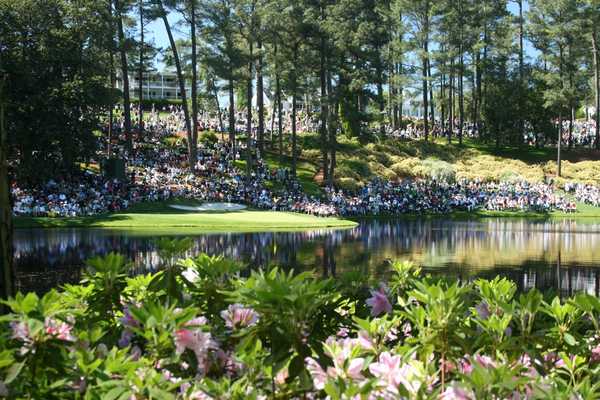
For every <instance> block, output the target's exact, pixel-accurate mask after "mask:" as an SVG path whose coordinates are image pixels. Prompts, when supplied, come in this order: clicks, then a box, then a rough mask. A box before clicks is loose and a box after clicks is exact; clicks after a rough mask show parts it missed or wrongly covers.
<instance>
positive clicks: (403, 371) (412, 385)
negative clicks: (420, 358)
mask: <svg viewBox="0 0 600 400" xmlns="http://www.w3.org/2000/svg"><path fill="white" fill-rule="evenodd" d="M412 368H413V367H412V366H411V365H410V364H402V358H401V357H400V356H392V355H391V354H390V353H388V352H387V351H386V352H383V353H381V354H380V355H379V362H376V363H373V364H371V365H369V371H370V372H371V374H373V375H374V376H375V377H376V378H379V379H380V380H381V381H382V383H383V384H385V385H386V386H387V390H388V391H389V392H391V393H398V387H399V386H400V385H402V386H404V388H405V389H406V390H407V391H409V392H410V393H413V394H416V393H417V392H418V391H419V388H420V387H421V382H420V381H419V380H418V379H415V376H414V374H413V371H412Z"/></svg>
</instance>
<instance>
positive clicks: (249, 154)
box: [246, 40, 254, 179]
mask: <svg viewBox="0 0 600 400" xmlns="http://www.w3.org/2000/svg"><path fill="white" fill-rule="evenodd" d="M248 46H249V48H250V62H249V63H248V80H247V82H246V102H247V103H248V105H247V106H248V109H247V110H248V112H247V113H246V178H248V179H250V174H251V172H252V93H253V87H252V77H253V71H254V68H252V65H253V64H254V60H253V54H252V53H253V50H254V49H253V43H252V41H251V40H250V43H248Z"/></svg>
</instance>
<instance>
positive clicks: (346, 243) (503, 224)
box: [15, 219, 600, 294]
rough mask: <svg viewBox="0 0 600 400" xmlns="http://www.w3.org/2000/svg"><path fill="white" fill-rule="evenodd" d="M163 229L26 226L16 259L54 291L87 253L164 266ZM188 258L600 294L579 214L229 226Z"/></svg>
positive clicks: (589, 234) (596, 237) (589, 227)
mask: <svg viewBox="0 0 600 400" xmlns="http://www.w3.org/2000/svg"><path fill="white" fill-rule="evenodd" d="M156 238H157V236H138V235H135V234H132V233H128V232H113V231H100V230H77V229H70V230H18V231H17V232H16V238H15V262H16V266H17V270H18V272H19V275H20V276H21V287H22V288H23V289H34V290H38V291H43V290H47V289H48V288H49V287H52V286H55V285H56V284H59V283H61V282H65V281H77V280H78V279H79V277H80V271H81V267H82V266H83V265H84V264H85V260H86V259H87V258H89V257H92V256H94V255H103V254H106V253H108V252H111V251H116V252H120V253H122V254H125V255H126V256H127V257H128V258H129V259H130V260H131V261H132V264H133V271H132V273H143V272H149V271H155V270H157V269H158V268H160V266H161V260H160V257H159V255H158V251H157V246H156ZM193 238H194V247H193V248H192V250H190V252H189V254H187V255H186V256H193V255H194V254H198V253H200V252H206V253H208V254H219V255H224V256H225V257H229V258H233V259H236V260H239V261H242V262H243V263H245V264H246V265H248V267H249V268H258V267H261V266H265V265H280V266H282V267H284V268H294V269H296V270H306V269H314V270H317V271H319V272H320V273H321V274H322V275H323V276H326V277H336V276H338V275H339V274H342V273H345V272H348V271H358V272H360V273H363V274H365V275H367V276H370V277H374V278H379V279H385V274H386V273H387V271H388V268H387V265H388V262H389V260H412V261H414V262H415V263H417V264H419V265H421V266H423V268H424V269H425V271H427V272H429V273H432V274H444V275H448V276H451V277H455V278H456V279H459V280H472V279H475V278H476V277H479V276H485V277H493V276H495V275H497V274H499V275H502V276H507V277H509V278H511V279H513V280H514V281H515V282H516V283H517V284H518V286H519V289H521V290H525V289H528V288H532V287H537V288H539V289H542V290H554V291H557V292H560V293H561V294H568V293H572V292H574V291H582V290H583V291H587V292H589V293H592V294H597V293H598V291H599V280H600V275H599V274H598V271H600V270H597V269H596V268H595V267H596V266H597V265H599V264H600V254H599V253H597V252H596V251H595V249H597V248H598V247H599V245H600V224H585V223H581V222H575V221H568V220H564V221H540V222H536V221H527V220H514V219H486V220H479V221H449V220H441V219H431V220H402V221H398V220H390V221H367V222H363V223H361V224H360V225H359V226H358V227H356V228H354V229H351V230H312V231H303V232H263V233H224V234H204V235H197V236H194V237H193Z"/></svg>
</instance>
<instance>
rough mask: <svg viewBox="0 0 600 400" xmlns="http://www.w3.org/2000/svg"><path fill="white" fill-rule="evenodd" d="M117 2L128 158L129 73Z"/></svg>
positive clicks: (120, 14)
mask: <svg viewBox="0 0 600 400" xmlns="http://www.w3.org/2000/svg"><path fill="white" fill-rule="evenodd" d="M122 11H123V10H122V9H121V4H120V3H119V0H115V12H116V13H117V34H118V36H119V54H120V55H121V79H123V117H124V119H125V120H124V122H123V129H124V130H125V137H126V138H127V150H128V151H129V156H130V157H131V156H132V155H133V139H132V137H131V101H130V99H129V71H128V66H127V52H126V51H125V33H124V31H123V15H122Z"/></svg>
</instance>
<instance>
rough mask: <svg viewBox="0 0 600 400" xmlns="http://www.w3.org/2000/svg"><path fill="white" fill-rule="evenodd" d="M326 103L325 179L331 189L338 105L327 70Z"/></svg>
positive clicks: (329, 72)
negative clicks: (327, 145) (326, 147)
mask: <svg viewBox="0 0 600 400" xmlns="http://www.w3.org/2000/svg"><path fill="white" fill-rule="evenodd" d="M327 102H328V105H329V111H330V112H329V120H328V123H327V128H328V131H329V152H330V153H329V154H330V156H329V172H328V174H327V178H328V179H329V180H328V182H327V185H328V186H329V187H333V184H334V183H335V163H336V149H337V138H336V135H337V123H338V117H339V116H338V113H339V105H338V104H337V96H336V98H335V99H334V96H333V83H332V78H331V70H330V69H327Z"/></svg>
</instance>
